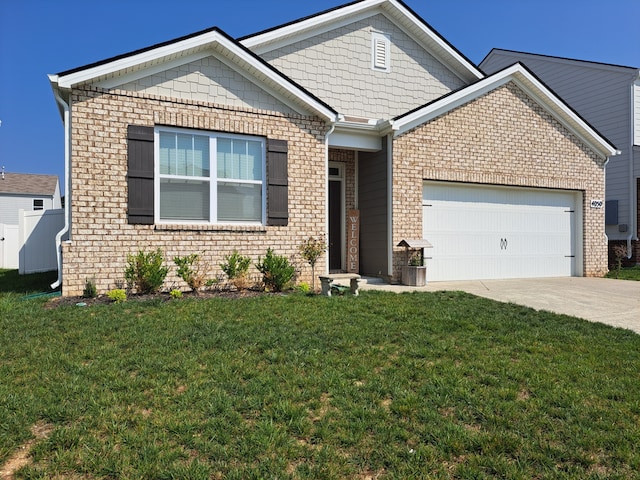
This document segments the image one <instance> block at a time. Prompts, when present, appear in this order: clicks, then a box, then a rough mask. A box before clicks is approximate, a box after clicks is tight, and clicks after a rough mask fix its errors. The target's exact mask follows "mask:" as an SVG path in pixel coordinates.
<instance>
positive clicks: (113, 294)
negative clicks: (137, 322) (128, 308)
mask: <svg viewBox="0 0 640 480" xmlns="http://www.w3.org/2000/svg"><path fill="white" fill-rule="evenodd" d="M107 297H109V299H110V300H113V301H114V302H116V303H122V302H124V301H125V300H126V299H127V292H125V291H124V290H123V289H121V288H116V289H114V290H109V291H108V292H107Z"/></svg>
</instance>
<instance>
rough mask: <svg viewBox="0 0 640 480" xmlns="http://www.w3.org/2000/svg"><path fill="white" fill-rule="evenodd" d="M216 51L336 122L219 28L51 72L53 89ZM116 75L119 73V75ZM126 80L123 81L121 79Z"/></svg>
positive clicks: (146, 71) (148, 70)
mask: <svg viewBox="0 0 640 480" xmlns="http://www.w3.org/2000/svg"><path fill="white" fill-rule="evenodd" d="M213 52H216V53H217V55H216V56H217V57H218V58H219V59H221V60H223V61H224V62H225V63H226V64H227V65H229V66H231V65H233V67H232V68H234V69H235V70H236V71H238V72H241V73H242V74H243V75H244V76H245V77H246V78H251V79H253V81H254V82H255V83H257V84H259V85H261V86H263V88H265V89H267V90H268V91H269V92H270V93H271V94H272V95H274V96H276V97H277V98H278V99H280V100H281V101H285V99H287V101H286V102H285V103H286V104H288V105H289V106H294V105H295V108H294V109H295V110H297V111H300V109H301V108H303V109H304V110H305V111H307V112H310V113H313V114H315V115H318V116H320V117H322V118H324V119H325V120H328V121H330V122H335V121H336V120H337V114H336V112H334V111H333V110H332V109H331V108H329V107H328V106H326V105H325V104H323V103H322V102H320V101H319V100H318V99H316V98H314V97H313V96H312V95H311V94H309V93H308V92H306V91H305V90H303V89H302V88H301V87H299V86H297V85H296V84H294V83H293V82H291V81H290V80H289V79H287V78H286V77H285V76H283V75H282V74H280V73H279V72H277V71H275V70H273V69H272V68H271V67H270V66H268V65H266V64H264V63H262V62H261V61H260V60H258V59H257V58H255V57H254V56H253V55H252V54H251V53H250V52H248V51H246V50H245V49H244V48H242V47H241V46H240V45H238V44H236V43H235V42H233V41H232V40H230V39H229V38H227V37H226V36H225V35H223V34H222V33H221V32H220V31H218V30H213V31H209V32H205V33H203V34H201V35H196V36H194V37H190V38H186V39H184V40H179V41H176V42H172V43H169V44H166V45H162V46H159V47H157V48H151V49H149V50H146V51H143V52H140V53H137V54H135V53H134V54H132V55H129V56H124V57H122V58H118V59H115V60H113V61H111V62H106V63H103V64H99V65H96V66H94V67H91V66H89V67H87V68H84V69H80V70H77V71H73V72H71V73H69V74H66V75H65V74H62V75H50V76H49V78H50V80H51V83H52V86H53V87H54V89H56V88H57V89H64V90H67V89H70V88H72V87H73V86H76V85H82V84H86V83H97V84H100V83H101V82H102V81H104V82H105V85H114V84H122V83H126V81H127V80H128V81H130V79H132V78H136V77H137V78H140V77H142V76H147V75H150V74H152V73H154V72H156V73H157V72H158V71H161V70H165V69H167V68H171V66H175V65H180V64H183V63H185V62H189V61H193V60H194V59H198V58H203V57H204V56H207V55H211V54H212V53H213ZM115 77H118V78H117V79H116V78H115ZM123 79H124V80H125V82H123V81H122V80H123Z"/></svg>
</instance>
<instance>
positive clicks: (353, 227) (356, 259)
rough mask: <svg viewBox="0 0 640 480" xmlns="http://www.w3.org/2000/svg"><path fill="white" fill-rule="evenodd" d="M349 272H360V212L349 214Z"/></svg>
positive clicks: (354, 211)
mask: <svg viewBox="0 0 640 480" xmlns="http://www.w3.org/2000/svg"><path fill="white" fill-rule="evenodd" d="M347 272H348V273H359V272H360V210H349V211H348V212H347Z"/></svg>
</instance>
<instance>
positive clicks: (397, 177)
mask: <svg viewBox="0 0 640 480" xmlns="http://www.w3.org/2000/svg"><path fill="white" fill-rule="evenodd" d="M393 172H394V178H393V198H392V201H393V225H394V230H393V245H397V244H398V243H399V242H400V241H401V240H402V239H403V238H420V237H422V186H423V180H443V181H455V182H471V183H478V184H490V185H505V186H523V187H541V188H554V189H566V190H576V191H580V192H582V193H583V195H582V198H583V205H582V209H583V245H582V250H583V261H584V266H583V270H584V275H585V276H602V275H604V274H605V273H606V272H607V242H606V237H605V226H604V209H592V208H590V200H591V199H604V185H605V182H604V162H603V160H602V159H600V158H598V157H597V156H596V155H595V154H594V153H593V152H592V151H591V150H590V149H589V148H588V147H587V146H586V145H585V144H584V143H583V142H581V140H580V139H579V138H578V137H576V136H575V135H573V134H572V133H571V132H570V131H568V130H567V129H566V128H564V127H563V126H562V125H561V124H560V123H559V122H558V121H556V120H555V119H554V118H553V117H552V116H551V115H549V114H548V113H547V112H546V111H544V110H543V109H542V108H541V107H540V106H538V105H537V103H535V102H534V101H533V100H532V99H530V98H529V97H528V96H527V95H526V94H525V92H524V91H522V90H521V89H520V88H518V87H517V86H516V85H515V84H514V83H509V84H507V85H504V86H502V87H499V88H497V89H496V90H494V91H492V92H490V93H488V94H486V95H484V96H482V97H480V98H478V99H476V100H474V101H472V102H470V103H468V104H466V105H463V106H461V107H459V108H457V109H454V110H453V111H451V112H449V113H448V114H445V115H443V116H441V117H438V118H436V119H434V120H432V121H430V122H428V123H426V124H424V125H421V126H420V127H418V128H416V129H414V130H412V131H411V132H408V133H406V134H404V135H402V136H400V137H399V138H397V139H395V141H394V145H393ZM580 247H581V246H580V245H578V246H577V248H578V249H580ZM393 258H394V261H393V263H394V265H393V275H394V278H395V279H396V280H397V279H399V276H400V267H401V266H402V264H403V262H404V258H405V255H404V250H403V249H400V248H397V247H395V248H394V255H393Z"/></svg>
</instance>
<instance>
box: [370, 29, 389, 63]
mask: <svg viewBox="0 0 640 480" xmlns="http://www.w3.org/2000/svg"><path fill="white" fill-rule="evenodd" d="M371 68H373V69H374V70H378V71H382V72H390V71H391V38H390V37H389V35H386V34H384V33H380V32H373V33H372V34H371Z"/></svg>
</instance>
